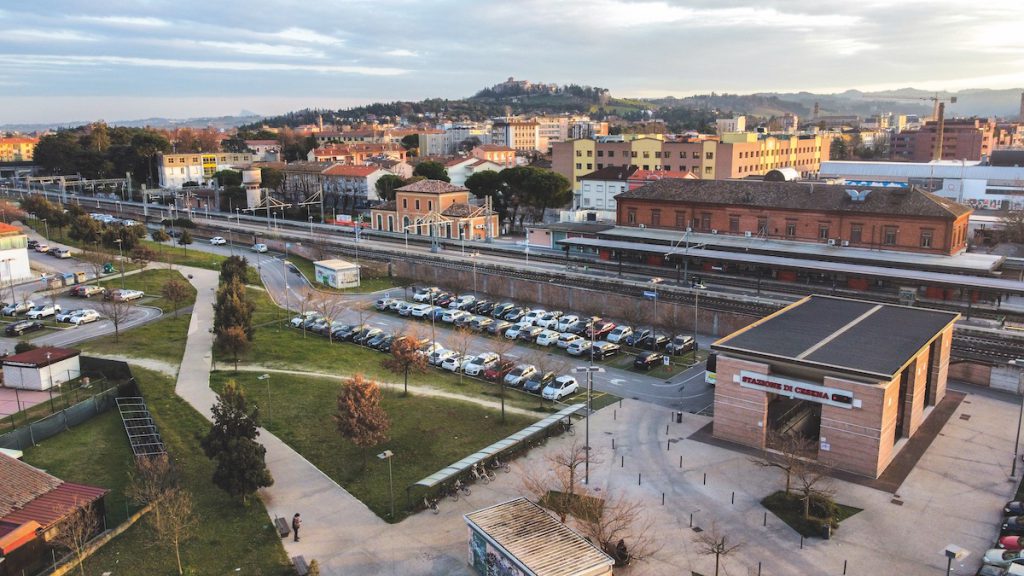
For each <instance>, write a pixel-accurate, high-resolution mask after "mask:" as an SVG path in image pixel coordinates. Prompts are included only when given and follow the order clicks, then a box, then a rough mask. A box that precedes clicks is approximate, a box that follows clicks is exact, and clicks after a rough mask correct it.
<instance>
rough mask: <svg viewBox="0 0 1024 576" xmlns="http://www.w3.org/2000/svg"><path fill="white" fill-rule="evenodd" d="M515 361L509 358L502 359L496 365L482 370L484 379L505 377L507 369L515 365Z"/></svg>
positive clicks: (492, 379)
mask: <svg viewBox="0 0 1024 576" xmlns="http://www.w3.org/2000/svg"><path fill="white" fill-rule="evenodd" d="M515 365H516V363H515V362H513V361H511V360H502V361H501V362H498V363H497V364H496V365H494V366H492V367H491V368H488V369H487V370H484V380H488V381H490V382H496V381H498V380H500V379H502V378H504V377H505V374H508V371H509V370H511V369H512V368H513V367H515Z"/></svg>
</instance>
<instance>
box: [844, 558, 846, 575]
mask: <svg viewBox="0 0 1024 576" xmlns="http://www.w3.org/2000/svg"><path fill="white" fill-rule="evenodd" d="M843 576H846V560H843Z"/></svg>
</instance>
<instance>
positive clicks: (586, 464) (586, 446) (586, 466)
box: [572, 331, 604, 485]
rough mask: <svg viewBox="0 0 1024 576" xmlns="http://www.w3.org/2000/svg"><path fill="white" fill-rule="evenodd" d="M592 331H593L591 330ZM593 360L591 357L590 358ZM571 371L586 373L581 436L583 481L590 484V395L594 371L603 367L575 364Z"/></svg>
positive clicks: (592, 387) (600, 370) (601, 369)
mask: <svg viewBox="0 0 1024 576" xmlns="http://www.w3.org/2000/svg"><path fill="white" fill-rule="evenodd" d="M591 333H593V331H591ZM591 362H593V359H591ZM572 371H573V372H576V373H577V374H579V373H581V372H586V373H587V414H586V424H585V426H584V437H583V452H584V457H583V483H584V484H587V485H589V484H590V397H591V394H592V393H593V390H594V372H604V368H602V367H600V366H577V367H576V368H573V370H572Z"/></svg>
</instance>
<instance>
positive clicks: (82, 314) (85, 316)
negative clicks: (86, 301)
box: [69, 309, 100, 326]
mask: <svg viewBox="0 0 1024 576" xmlns="http://www.w3.org/2000/svg"><path fill="white" fill-rule="evenodd" d="M99 319H100V313H99V312H97V311H95V310H92V309H86V310H80V311H79V312H78V314H75V315H74V316H72V317H71V320H69V322H71V323H72V324H74V325H75V326H81V325H82V324H89V323H90V322H95V321H97V320H99Z"/></svg>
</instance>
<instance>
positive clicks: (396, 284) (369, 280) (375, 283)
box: [288, 254, 403, 294]
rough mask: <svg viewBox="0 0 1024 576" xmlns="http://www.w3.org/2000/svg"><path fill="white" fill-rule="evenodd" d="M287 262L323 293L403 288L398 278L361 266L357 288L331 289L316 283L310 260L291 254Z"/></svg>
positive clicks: (364, 292)
mask: <svg viewBox="0 0 1024 576" xmlns="http://www.w3.org/2000/svg"><path fill="white" fill-rule="evenodd" d="M288 261H289V262H291V263H292V264H294V265H295V267H296V268H298V269H299V271H300V272H302V275H303V276H305V277H306V279H307V280H309V281H310V283H311V284H313V285H314V286H316V288H317V289H318V290H323V291H325V292H334V293H337V294H368V293H370V292H377V291H379V290H387V289H389V288H396V289H400V288H401V287H402V286H403V284H402V282H401V281H400V280H399V279H398V278H389V277H388V276H387V273H386V271H384V270H380V269H379V267H377V266H367V265H365V264H363V265H361V266H360V267H359V273H360V278H359V280H360V283H359V286H358V287H356V288H344V289H337V288H331V287H329V286H324V285H322V284H317V283H316V271H315V269H314V267H313V261H312V260H308V259H306V258H303V257H302V256H298V255H295V254H291V255H289V256H288Z"/></svg>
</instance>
